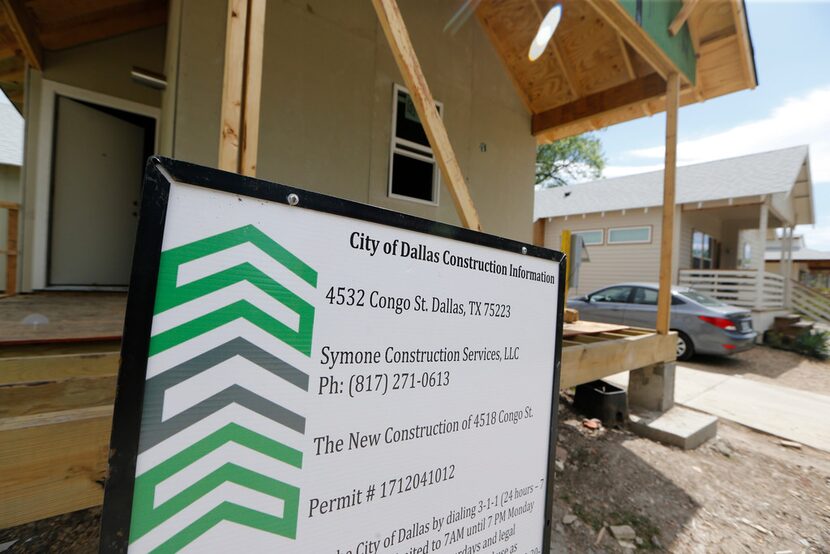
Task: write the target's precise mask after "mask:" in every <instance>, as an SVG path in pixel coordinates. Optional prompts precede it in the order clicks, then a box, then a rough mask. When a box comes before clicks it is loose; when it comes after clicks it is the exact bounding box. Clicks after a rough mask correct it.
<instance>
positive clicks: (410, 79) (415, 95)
mask: <svg viewBox="0 0 830 554" xmlns="http://www.w3.org/2000/svg"><path fill="white" fill-rule="evenodd" d="M372 5H373V6H374V7H375V12H376V13H377V16H378V20H380V26H381V28H383V33H384V34H385V35H386V40H387V42H388V43H389V47H390V48H391V49H392V54H393V55H394V57H395V61H396V62H397V64H398V69H400V72H401V75H402V76H403V79H404V82H405V83H406V86H407V88H409V92H410V93H411V94H412V101H413V102H414V104H415V110H416V111H417V112H418V117H419V118H420V119H421V123H422V124H423V126H424V131H425V132H426V135H427V138H428V139H429V144H430V146H432V151H433V153H434V154H435V158H436V160H437V161H438V166H439V167H440V168H441V173H442V175H443V176H444V180H445V182H446V185H447V188H448V189H449V191H450V194H451V195H452V199H453V202H454V203H455V209H456V211H457V212H458V216H459V218H460V219H461V223H462V225H464V226H465V227H467V228H469V229H475V230H479V229H480V228H481V225H480V222H479V218H478V212H476V209H475V206H474V205H473V199H472V197H471V196H470V191H469V190H468V188H467V182H466V181H465V180H464V175H462V173H461V168H460V167H459V165H458V160H457V159H456V157H455V153H454V152H453V149H452V145H451V144H450V139H449V136H448V135H447V130H446V128H445V127H444V122H443V121H442V120H441V116H440V115H438V110H437V109H436V108H435V100H434V99H433V98H432V93H431V92H430V90H429V86H428V85H427V80H426V78H425V77H424V73H423V71H422V70H421V64H420V63H419V62H418V57H417V56H416V55H415V49H414V48H413V47H412V41H411V40H410V38H409V33H408V32H407V30H406V24H405V23H404V21H403V16H402V15H401V12H400V9H399V8H398V3H397V2H396V1H395V0H372Z"/></svg>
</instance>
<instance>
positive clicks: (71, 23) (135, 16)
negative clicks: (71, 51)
mask: <svg viewBox="0 0 830 554" xmlns="http://www.w3.org/2000/svg"><path fill="white" fill-rule="evenodd" d="M54 4H58V3H54ZM87 4H88V5H89V4H92V3H91V2H90V3H87ZM102 4H103V3H99V9H96V10H94V11H91V12H90V11H87V12H85V13H84V10H83V7H82V6H77V7H76V6H73V7H72V9H71V15H69V14H67V16H68V17H61V18H59V19H55V20H50V21H39V23H40V26H39V31H40V33H39V36H40V42H41V44H42V45H43V48H44V49H45V50H63V49H65V48H72V47H73V46H78V45H80V44H87V43H90V42H94V41H97V40H104V39H108V38H112V37H117V36H120V35H124V34H127V33H132V32H134V31H139V30H141V29H147V28H150V27H156V26H158V25H164V24H165V23H167V11H168V5H167V4H168V3H167V2H164V1H159V0H144V1H142V2H131V3H128V4H125V5H123V6H120V7H115V6H113V7H109V5H111V4H113V2H109V3H107V4H106V5H107V7H104V9H100V7H103V5H102ZM42 5H43V4H41V6H42Z"/></svg>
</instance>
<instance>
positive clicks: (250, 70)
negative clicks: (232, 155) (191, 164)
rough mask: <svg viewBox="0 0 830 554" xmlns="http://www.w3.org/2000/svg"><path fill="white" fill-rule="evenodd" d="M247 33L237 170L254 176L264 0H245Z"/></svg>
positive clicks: (257, 136) (257, 138)
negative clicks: (239, 152) (239, 154)
mask: <svg viewBox="0 0 830 554" xmlns="http://www.w3.org/2000/svg"><path fill="white" fill-rule="evenodd" d="M248 2H249V5H248V33H247V39H246V47H245V98H244V103H243V109H242V123H241V125H242V153H241V156H240V160H239V167H240V171H239V172H240V173H241V174H242V175H248V176H251V177H254V176H256V165H257V151H258V149H259V119H260V117H259V109H260V98H261V92H262V56H263V49H264V47H265V5H266V0H248Z"/></svg>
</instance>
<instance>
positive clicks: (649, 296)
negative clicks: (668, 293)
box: [634, 287, 657, 305]
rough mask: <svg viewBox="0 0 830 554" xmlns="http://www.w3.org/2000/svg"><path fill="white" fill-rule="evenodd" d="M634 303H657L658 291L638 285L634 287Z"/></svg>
mask: <svg viewBox="0 0 830 554" xmlns="http://www.w3.org/2000/svg"><path fill="white" fill-rule="evenodd" d="M634 303H635V304H649V305H657V291H656V290H654V289H644V288H642V287H637V288H636V289H634Z"/></svg>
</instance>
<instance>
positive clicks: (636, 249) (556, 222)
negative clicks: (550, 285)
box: [545, 208, 677, 294]
mask: <svg viewBox="0 0 830 554" xmlns="http://www.w3.org/2000/svg"><path fill="white" fill-rule="evenodd" d="M661 220H662V216H661V210H660V209H659V208H656V209H655V208H651V209H649V210H648V212H646V211H645V210H644V209H642V208H641V209H637V210H628V211H626V213H625V214H623V213H622V212H613V213H607V214H605V216H602V215H601V214H588V215H586V216H585V217H584V218H582V217H580V216H577V217H569V218H568V219H567V220H565V218H563V217H557V218H554V219H553V220H551V221H547V222H546V223H545V245H546V246H548V247H549V248H555V249H557V250H559V248H560V244H561V236H562V231H563V230H565V229H567V230H570V231H571V232H576V231H587V230H591V229H603V231H604V244H602V245H594V246H588V254H589V256H590V257H591V261H590V262H587V263H584V264H582V266H581V268H580V270H579V285H578V286H577V287H576V288H575V289H572V290H574V292H575V293H576V294H585V293H587V292H591V291H592V290H595V289H598V288H600V287H604V286H607V285H613V284H614V283H621V282H631V281H644V282H654V283H656V282H657V280H658V277H659V273H660V240H661V238H660V237H661V236H662V235H661V231H660V227H661ZM644 225H650V226H651V242H650V243H648V244H608V229H610V228H614V227H640V226H644ZM676 225H677V223H676Z"/></svg>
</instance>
